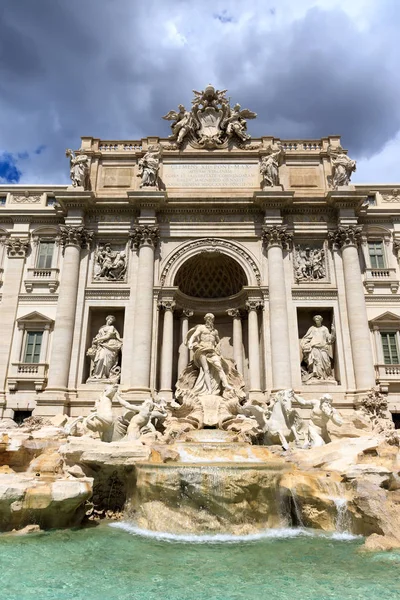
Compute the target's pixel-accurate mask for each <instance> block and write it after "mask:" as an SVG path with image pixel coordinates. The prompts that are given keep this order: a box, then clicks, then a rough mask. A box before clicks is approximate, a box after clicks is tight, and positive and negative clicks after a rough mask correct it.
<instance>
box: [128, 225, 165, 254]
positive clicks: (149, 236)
mask: <svg viewBox="0 0 400 600" xmlns="http://www.w3.org/2000/svg"><path fill="white" fill-rule="evenodd" d="M159 238H160V228H159V227H158V225H135V227H134V228H133V229H132V231H130V233H129V239H130V243H131V248H136V249H137V250H138V249H139V248H141V246H144V245H147V246H153V247H154V248H156V246H157V244H158V240H159Z"/></svg>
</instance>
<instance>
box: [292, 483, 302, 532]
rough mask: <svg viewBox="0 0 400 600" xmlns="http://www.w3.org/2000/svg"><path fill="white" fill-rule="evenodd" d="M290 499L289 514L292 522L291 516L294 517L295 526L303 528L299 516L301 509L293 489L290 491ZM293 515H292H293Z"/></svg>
mask: <svg viewBox="0 0 400 600" xmlns="http://www.w3.org/2000/svg"><path fill="white" fill-rule="evenodd" d="M289 491H290V497H291V512H292V520H293V516H294V517H295V520H296V523H295V525H298V526H299V527H304V526H305V525H304V522H303V519H302V516H301V508H300V503H299V499H298V497H297V494H296V488H295V487H293V488H291V489H290V490H289ZM293 513H294V515H293Z"/></svg>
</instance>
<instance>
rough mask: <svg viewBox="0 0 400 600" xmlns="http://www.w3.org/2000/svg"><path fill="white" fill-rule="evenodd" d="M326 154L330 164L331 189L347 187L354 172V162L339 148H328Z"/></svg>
mask: <svg viewBox="0 0 400 600" xmlns="http://www.w3.org/2000/svg"><path fill="white" fill-rule="evenodd" d="M327 152H328V156H329V157H330V159H331V164H332V187H333V189H334V190H337V189H338V187H340V186H343V185H349V183H350V178H351V175H352V173H353V172H354V171H355V170H356V165H357V163H356V161H355V160H352V159H351V158H349V157H348V156H347V154H345V153H344V150H343V148H342V147H341V146H337V148H333V147H332V146H328V150H327Z"/></svg>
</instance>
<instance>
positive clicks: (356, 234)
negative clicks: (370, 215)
mask: <svg viewBox="0 0 400 600" xmlns="http://www.w3.org/2000/svg"><path fill="white" fill-rule="evenodd" d="M362 231H363V228H362V227H361V226H360V225H340V226H339V227H338V228H337V229H336V231H328V240H329V241H330V243H331V244H332V245H333V246H337V247H338V248H344V247H346V246H358V245H359V244H360V243H361V242H362Z"/></svg>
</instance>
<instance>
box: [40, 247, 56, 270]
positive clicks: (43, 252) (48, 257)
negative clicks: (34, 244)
mask: <svg viewBox="0 0 400 600" xmlns="http://www.w3.org/2000/svg"><path fill="white" fill-rule="evenodd" d="M53 254H54V242H40V245H39V253H38V259H37V265H36V266H37V268H38V269H51V266H52V263H53Z"/></svg>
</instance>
